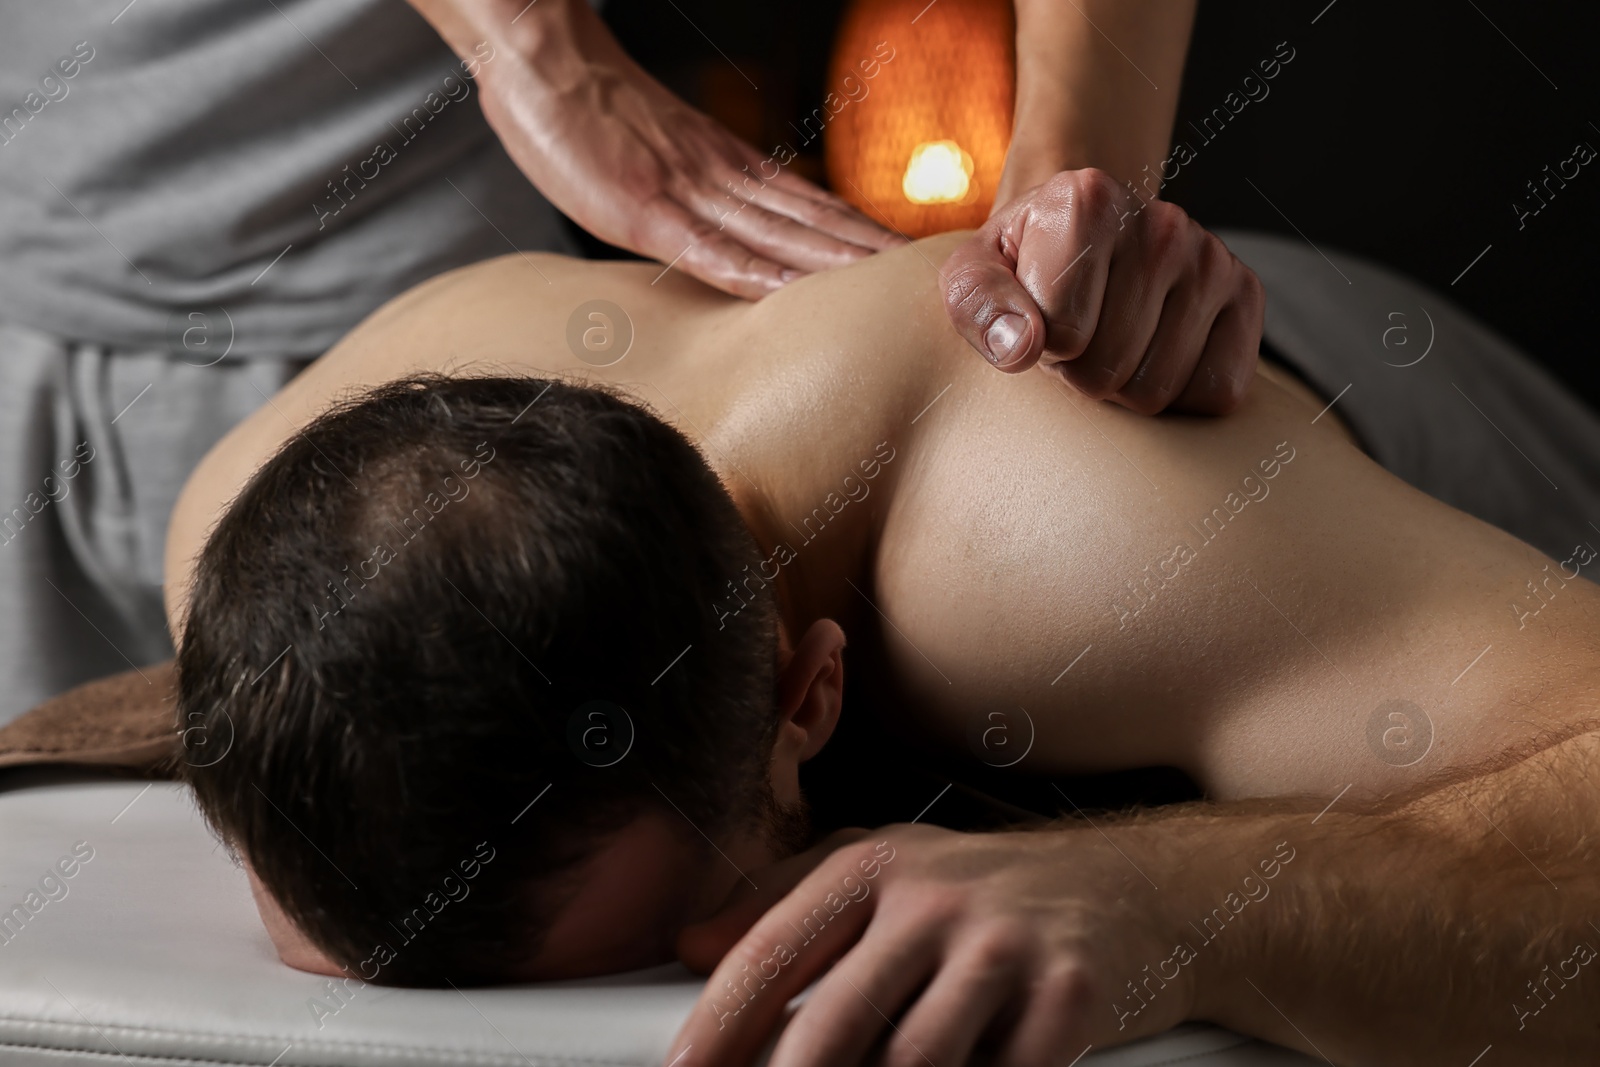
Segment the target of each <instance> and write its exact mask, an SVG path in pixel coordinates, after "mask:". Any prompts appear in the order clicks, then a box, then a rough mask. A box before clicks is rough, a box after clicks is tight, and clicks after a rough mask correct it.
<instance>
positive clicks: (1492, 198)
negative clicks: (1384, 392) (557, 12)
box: [605, 0, 1600, 462]
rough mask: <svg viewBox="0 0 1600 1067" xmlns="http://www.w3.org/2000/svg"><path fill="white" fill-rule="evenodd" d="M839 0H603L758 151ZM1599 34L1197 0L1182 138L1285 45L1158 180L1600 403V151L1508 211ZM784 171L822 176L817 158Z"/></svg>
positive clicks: (1582, 84)
mask: <svg viewBox="0 0 1600 1067" xmlns="http://www.w3.org/2000/svg"><path fill="white" fill-rule="evenodd" d="M1063 2H1064V0H1063ZM1129 2H1137V0H1129ZM843 6H844V5H843V3H842V0H821V2H809V3H805V4H798V3H794V4H791V3H770V2H769V3H765V4H753V3H750V2H749V0H667V2H664V0H608V3H607V6H606V9H605V13H606V18H607V21H608V22H610V23H611V24H612V26H613V28H614V29H615V30H616V31H617V34H618V36H619V37H620V38H621V39H622V41H623V44H624V46H625V47H627V48H628V50H629V51H630V53H632V54H633V55H634V56H635V57H636V58H638V59H639V60H640V61H641V62H642V63H643V64H644V65H645V66H646V67H648V68H649V69H650V70H652V72H654V73H655V74H656V76H657V77H659V78H661V79H662V80H664V81H665V82H667V83H668V84H669V85H670V86H671V87H672V88H674V89H675V90H677V91H678V92H679V93H681V94H682V95H684V96H685V97H687V98H688V99H690V100H691V101H692V102H693V103H695V104H696V105H697V106H699V107H701V108H702V109H704V110H707V111H709V112H711V113H713V114H715V115H717V117H719V118H720V119H722V120H723V121H724V122H726V123H728V124H729V125H730V126H731V127H732V128H734V129H735V131H736V132H738V133H740V134H742V135H743V136H745V137H746V138H747V139H749V140H751V141H752V142H754V143H755V144H757V145H758V146H761V147H763V148H770V147H771V146H772V145H773V144H775V143H776V142H778V141H780V140H788V141H791V142H792V141H793V140H794V138H793V136H792V132H786V131H788V127H787V124H788V122H789V121H791V120H798V117H799V116H800V115H803V114H806V113H808V112H809V111H810V110H811V109H812V108H813V107H816V106H817V105H818V103H819V102H820V99H821V96H822V94H823V92H824V91H825V89H824V75H825V72H826V68H827V59H828V52H829V48H830V45H831V41H832V36H833V30H834V26H835V25H836V23H837V18H838V14H839V11H840V10H841V9H842V8H843ZM1313 20H1315V21H1314V22H1313ZM1491 20H1492V22H1491ZM1496 27H1498V29H1497V28H1496ZM1597 29H1600V8H1597V7H1596V6H1595V5H1590V4H1574V3H1561V4H1557V3H1538V4H1533V3H1514V2H1512V0H1429V2H1408V3H1394V2H1388V3H1380V2H1378V0H1334V3H1333V4H1332V5H1331V6H1330V5H1329V4H1328V3H1327V0H1226V2H1223V0H1209V2H1207V0H1202V2H1201V4H1200V13H1199V18H1198V22H1197V25H1196V30H1195V37H1194V41H1193V44H1192V45H1191V47H1190V50H1189V61H1188V68H1187V70H1186V72H1185V80H1184V90H1183V95H1182V99H1181V103H1180V105H1179V115H1178V123H1177V126H1178V134H1177V136H1178V137H1180V138H1183V131H1184V130H1185V129H1186V126H1185V123H1186V122H1187V121H1188V120H1189V119H1191V118H1192V119H1194V120H1195V121H1197V122H1198V120H1199V117H1200V116H1202V115H1204V114H1206V113H1207V112H1209V111H1210V110H1211V109H1212V108H1213V107H1217V106H1220V105H1221V103H1222V99H1223V97H1224V96H1226V95H1227V93H1228V92H1229V91H1230V90H1233V89H1236V88H1237V87H1238V85H1239V82H1240V81H1241V80H1242V79H1243V78H1244V76H1245V75H1247V74H1250V73H1252V72H1253V71H1254V69H1255V64H1256V62H1257V61H1258V60H1260V59H1265V58H1267V57H1269V56H1271V55H1272V53H1273V50H1274V47H1275V46H1276V45H1277V43H1278V42H1280V41H1288V42H1289V45H1290V46H1291V47H1292V48H1294V50H1295V53H1296V54H1295V59H1294V61H1293V62H1292V63H1291V64H1289V65H1287V66H1285V67H1284V68H1283V70H1282V71H1281V73H1280V74H1279V76H1278V77H1277V78H1276V79H1275V80H1273V81H1272V82H1271V83H1269V85H1270V89H1271V93H1270V95H1269V96H1267V97H1266V98H1265V99H1263V100H1260V101H1258V102H1253V103H1251V104H1250V105H1248V106H1247V107H1246V108H1245V109H1244V110H1243V111H1242V112H1241V113H1240V114H1239V115H1238V116H1237V117H1236V118H1234V119H1233V120H1232V121H1231V122H1230V123H1229V124H1228V125H1227V127H1226V128H1225V129H1224V130H1223V131H1222V133H1221V134H1220V135H1218V136H1217V137H1216V139H1215V140H1214V141H1212V142H1211V143H1209V144H1206V145H1205V146H1204V147H1201V148H1199V151H1198V158H1197V159H1196V160H1195V161H1194V162H1193V163H1191V164H1190V165H1189V166H1187V167H1185V168H1183V170H1182V172H1181V173H1180V174H1179V175H1178V177H1177V178H1176V180H1174V181H1173V182H1172V183H1171V185H1169V186H1168V188H1167V190H1166V194H1165V195H1166V196H1167V198H1168V199H1170V200H1173V201H1174V202H1176V203H1179V204H1182V205H1183V206H1184V207H1185V208H1186V209H1188V211H1189V212H1190V214H1192V215H1194V216H1195V217H1196V218H1198V219H1199V220H1201V221H1202V222H1204V223H1205V224H1206V225H1208V226H1214V227H1220V226H1243V227H1249V228H1253V229H1261V230H1269V231H1274V232H1281V233H1284V234H1286V235H1288V236H1291V237H1292V236H1295V232H1294V228H1293V227H1295V226H1297V227H1298V228H1299V229H1300V230H1302V231H1304V235H1305V236H1306V237H1307V238H1309V239H1310V240H1311V241H1313V242H1315V243H1316V244H1317V245H1318V246H1319V247H1322V248H1324V249H1327V248H1342V249H1345V250H1348V251H1353V252H1357V253H1361V254H1363V255H1365V256H1368V257H1370V258H1372V259H1375V260H1378V261H1381V262H1384V263H1387V264H1390V265H1392V266H1395V267H1397V268H1399V269H1401V270H1402V271H1404V272H1406V273H1408V274H1411V275H1413V276H1415V277H1417V278H1419V279H1421V280H1422V281H1423V282H1425V283H1427V284H1428V285H1430V286H1432V287H1433V288H1435V289H1438V290H1440V291H1441V292H1445V293H1448V295H1449V296H1450V298H1451V299H1453V300H1455V301H1456V302H1457V303H1459V304H1461V305H1463V306H1465V307H1467V308H1469V309H1471V310H1472V311H1473V312H1474V313H1475V314H1477V315H1478V316H1479V317H1480V318H1482V319H1483V320H1485V321H1486V322H1488V323H1489V324H1490V325H1491V326H1493V327H1494V328H1496V329H1497V330H1499V331H1500V332H1501V333H1503V334H1504V335H1506V336H1508V337H1510V338H1511V339H1512V340H1514V341H1515V342H1517V343H1518V344H1519V345H1521V346H1522V347H1523V348H1524V349H1525V350H1526V351H1527V352H1528V353H1529V354H1530V355H1532V356H1533V357H1534V358H1535V359H1537V360H1539V361H1540V362H1542V363H1544V364H1545V365H1546V366H1547V367H1549V368H1550V369H1551V370H1552V371H1553V372H1554V373H1556V375H1557V376H1558V377H1560V378H1562V379H1563V380H1565V381H1566V382H1567V383H1568V384H1569V385H1571V386H1572V387H1573V388H1574V389H1576V390H1577V391H1579V392H1580V393H1581V394H1582V395H1584V396H1585V397H1586V398H1587V399H1588V400H1589V402H1590V404H1591V405H1594V406H1595V407H1597V408H1600V365H1597V360H1596V359H1595V358H1594V355H1593V353H1594V350H1595V348H1594V341H1593V336H1594V326H1593V324H1592V322H1591V316H1592V315H1593V301H1592V300H1591V299H1590V293H1591V290H1592V286H1593V281H1594V279H1596V278H1597V277H1600V247H1597V244H1596V238H1597V237H1600V227H1597V225H1596V218H1597V208H1600V159H1597V160H1596V161H1595V162H1593V163H1591V164H1590V165H1589V166H1587V167H1585V168H1583V169H1582V170H1581V171H1580V173H1579V174H1578V176H1577V177H1576V178H1575V179H1572V180H1571V181H1570V182H1569V183H1568V185H1567V187H1566V188H1565V189H1563V190H1561V191H1560V192H1559V193H1558V194H1557V195H1556V196H1555V197H1554V198H1550V199H1549V201H1548V206H1547V207H1546V208H1545V209H1544V210H1543V211H1542V212H1540V213H1539V214H1538V215H1535V216H1531V217H1529V218H1528V219H1527V220H1526V226H1525V228H1524V229H1522V230H1520V231H1519V230H1518V228H1517V218H1516V215H1515V214H1514V212H1513V210H1512V204H1513V202H1514V201H1524V200H1527V199H1528V197H1527V193H1526V191H1525V186H1524V183H1526V182H1527V181H1528V180H1529V179H1535V178H1538V177H1541V176H1542V168H1543V167H1544V166H1545V165H1546V164H1550V165H1551V166H1552V168H1553V167H1554V166H1555V165H1556V164H1557V163H1559V162H1560V161H1561V160H1564V159H1566V158H1568V157H1569V156H1570V155H1571V154H1572V149H1573V146H1574V145H1575V144H1576V143H1577V142H1579V141H1587V142H1588V143H1589V144H1591V145H1593V146H1594V147H1595V148H1596V149H1600V129H1597V127H1600V106H1597V105H1600V93H1597V90H1600V60H1597V58H1596V55H1595V52H1596V41H1597V34H1596V30H1597ZM1508 38H1509V40H1508ZM957 76H959V72H957ZM752 83H753V84H752ZM1591 122H1593V123H1595V125H1590V123H1591ZM1187 139H1188V140H1189V141H1190V143H1191V144H1196V145H1197V147H1198V144H1197V142H1198V139H1197V138H1195V137H1192V136H1190V137H1188V138H1187ZM794 166H795V169H797V170H799V171H801V172H802V173H805V174H807V176H810V177H813V178H817V179H819V180H820V177H821V167H820V159H817V158H814V157H813V158H802V159H800V160H797V161H796V163H795V164H794ZM1246 178H1248V179H1249V182H1254V183H1255V184H1256V185H1257V186H1259V187H1260V190H1261V192H1257V191H1256V190H1255V189H1252V188H1251V186H1250V184H1249V182H1247V181H1246ZM1262 193H1265V194H1266V195H1267V196H1270V197H1271V198H1272V200H1273V202H1274V203H1276V205H1277V207H1278V208H1279V209H1281V210H1282V211H1283V213H1284V214H1285V215H1287V216H1288V218H1289V219H1292V220H1293V226H1291V225H1290V224H1289V223H1288V222H1286V221H1285V219H1284V216H1283V215H1280V214H1279V213H1278V211H1277V210H1274V208H1273V207H1272V206H1271V205H1269V204H1268V203H1267V202H1266V201H1265V199H1263V197H1262ZM1530 203H1531V202H1530ZM1490 245H1492V247H1491V248H1490V249H1489V251H1488V252H1487V253H1486V254H1485V255H1484V256H1483V258H1482V259H1480V260H1479V261H1478V262H1477V263H1476V264H1475V265H1473V266H1472V268H1471V269H1470V270H1468V271H1467V272H1466V274H1465V276H1462V277H1461V278H1460V281H1459V282H1457V283H1456V284H1455V285H1454V286H1452V285H1451V282H1452V281H1453V280H1454V279H1456V278H1457V277H1458V276H1460V275H1461V273H1462V271H1463V270H1464V269H1465V268H1466V267H1467V266H1468V264H1469V263H1472V260H1473V257H1475V256H1477V255H1478V254H1479V253H1480V252H1482V251H1483V250H1484V248H1485V247H1486V246H1490ZM1596 462H1600V457H1597V458H1596Z"/></svg>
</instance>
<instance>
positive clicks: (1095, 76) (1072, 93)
mask: <svg viewBox="0 0 1600 1067" xmlns="http://www.w3.org/2000/svg"><path fill="white" fill-rule="evenodd" d="M1015 6H1016V13H1017V96H1016V107H1015V109H1014V112H1013V115H1014V118H1013V121H1012V133H1011V149H1010V151H1009V153H1008V154H1007V156H1006V168H1005V174H1004V176H1003V177H1002V178H1001V182H1000V189H999V193H998V195H997V196H996V198H995V207H996V208H997V209H998V208H1000V207H1003V206H1004V205H1005V204H1006V203H1007V202H1008V201H1010V200H1011V199H1012V198H1013V197H1015V196H1017V195H1018V194H1020V193H1022V192H1023V191H1025V190H1027V189H1031V188H1033V187H1034V186H1036V185H1038V184H1040V183H1041V182H1043V181H1044V180H1045V179H1047V178H1049V177H1050V176H1051V175H1052V174H1054V173H1056V172H1057V171H1061V170H1077V169H1079V168H1082V167H1099V168H1100V169H1101V170H1104V171H1107V172H1109V173H1110V174H1111V175H1112V176H1113V177H1116V178H1117V179H1119V180H1121V181H1132V182H1138V181H1139V180H1140V179H1141V178H1142V177H1143V176H1144V173H1145V172H1144V168H1145V167H1146V166H1148V167H1149V168H1150V171H1149V173H1150V174H1153V175H1157V176H1159V175H1160V165H1161V161H1162V160H1163V159H1165V158H1166V155H1167V147H1168V141H1169V139H1170V138H1171V136H1172V122H1173V117H1174V116H1175V115H1176V114H1177V110H1178V89H1179V86H1180V84H1181V82H1182V80H1183V59H1184V54H1185V53H1186V52H1187V51H1188V48H1189V35H1190V31H1191V30H1192V29H1193V26H1194V11H1195V0H1142V2H1140V3H1134V4H1130V3H1128V2H1127V0H1015ZM1158 185H1159V181H1153V182H1152V183H1151V186H1150V188H1151V190H1152V191H1154V190H1155V189H1156V188H1157V186H1158Z"/></svg>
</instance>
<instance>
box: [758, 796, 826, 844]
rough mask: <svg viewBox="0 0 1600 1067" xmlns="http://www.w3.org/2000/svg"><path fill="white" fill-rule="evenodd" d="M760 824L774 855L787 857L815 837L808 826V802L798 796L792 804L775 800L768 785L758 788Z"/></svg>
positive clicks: (809, 812)
mask: <svg viewBox="0 0 1600 1067" xmlns="http://www.w3.org/2000/svg"><path fill="white" fill-rule="evenodd" d="M761 828H762V831H763V834H764V836H765V837H766V840H767V844H768V845H769V846H770V847H771V848H772V851H773V854H774V856H775V857H776V858H778V859H787V858H788V857H790V856H793V855H796V854H797V853H800V852H804V851H805V850H806V849H808V848H810V847H811V845H812V842H813V841H814V840H815V839H816V831H815V830H814V829H813V828H812V826H811V806H810V805H809V804H807V803H806V798H805V797H803V796H802V797H801V798H800V799H799V800H797V801H795V802H794V803H793V804H782V803H779V801H778V798H777V797H775V796H773V795H772V788H771V786H768V787H767V788H765V789H763V790H762V791H761Z"/></svg>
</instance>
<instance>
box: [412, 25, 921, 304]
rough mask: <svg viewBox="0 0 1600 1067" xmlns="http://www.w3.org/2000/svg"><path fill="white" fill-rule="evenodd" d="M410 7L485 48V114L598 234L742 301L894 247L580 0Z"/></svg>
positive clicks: (460, 39)
mask: <svg viewBox="0 0 1600 1067" xmlns="http://www.w3.org/2000/svg"><path fill="white" fill-rule="evenodd" d="M413 3H414V5H415V6H416V7H417V8H418V10H420V11H421V12H422V13H423V15H424V16H426V17H427V18H428V19H429V21H430V22H432V23H433V24H434V26H435V28H437V29H438V30H439V31H440V33H441V34H443V35H444V37H445V39H446V40H447V41H449V42H450V44H451V45H452V47H454V48H455V49H456V51H457V53H458V54H460V55H463V56H469V55H472V49H473V42H474V41H475V40H477V39H478V38H479V37H480V36H481V38H482V39H483V40H484V41H487V42H488V43H489V44H490V45H492V46H493V47H494V49H495V52H494V58H493V59H492V60H491V61H488V62H483V63H482V64H481V71H480V73H479V75H478V79H479V85H480V88H481V89H482V91H483V95H482V97H481V98H480V99H481V102H482V104H483V111H484V115H485V116H486V117H487V118H488V120H489V124H490V125H491V126H493V127H494V130H495V132H496V133H497V134H499V136H500V140H501V142H502V143H503V144H504V145H505V148H506V151H507V152H508V153H509V154H510V155H511V158H512V159H513V160H514V161H515V162H516V164H517V166H518V167H520V168H521V169H522V172H523V173H524V174H526V175H527V176H528V178H529V179H530V180H531V181H532V182H533V184H534V185H535V186H537V187H538V189H539V191H540V192H541V193H543V194H544V195H545V197H546V198H547V199H549V200H550V202H551V203H553V204H554V205H555V206H556V207H558V208H560V209H561V210H562V211H563V212H565V213H566V214H567V215H568V216H569V217H571V218H572V219H573V220H574V221H575V222H577V223H578V224H579V225H581V226H582V227H583V228H584V229H586V230H588V231H589V232H590V233H592V234H594V235H595V236H596V237H599V238H601V239H602V240H604V241H608V242H610V243H611V244H615V245H619V246H621V247H623V248H626V249H629V250H630V251H633V252H638V253H640V254H641V255H646V256H650V257H652V258H654V259H657V260H659V261H660V262H662V263H668V264H671V265H673V266H675V267H676V268H677V269H679V270H682V271H683V272H684V273H686V274H691V275H693V276H694V277H696V278H699V279H701V280H702V281H705V282H707V283H709V284H711V285H714V286H716V287H717V288H719V289H722V290H725V291H727V292H730V293H733V294H735V295H738V296H742V297H746V298H749V299H756V298H758V297H761V296H764V295H765V294H767V293H769V292H772V291H773V290H775V289H777V288H779V287H781V286H782V285H784V284H785V283H787V282H789V281H791V280H793V279H794V278H798V277H800V276H801V275H803V274H806V273H809V272H811V271H818V270H825V269H827V268H829V267H838V266H843V265H844V264H846V263H850V262H852V261H853V260H856V259H859V258H860V257H862V256H865V255H868V254H870V253H872V252H875V251H877V250H879V249H882V248H887V247H889V246H890V245H894V244H899V243H902V240H903V239H902V238H899V237H897V236H895V235H894V234H891V233H889V232H888V231H886V230H884V229H882V228H881V227H879V226H878V225H877V224H876V223H874V222H872V221H870V220H868V219H867V218H866V217H865V216H863V215H861V214H860V213H859V212H857V211H856V210H855V209H854V208H852V207H850V206H849V205H848V204H846V203H845V202H844V201H842V200H840V199H839V198H837V197H835V196H833V195H831V194H829V193H826V192H824V191H823V190H821V189H819V188H818V187H817V186H815V185H813V184H812V183H810V182H808V181H806V180H805V179H803V178H800V177H798V176H796V175H794V174H791V173H789V172H788V171H786V170H784V169H783V167H782V166H781V165H780V163H779V161H778V160H776V159H774V158H772V157H768V156H764V155H762V153H760V152H758V151H757V150H756V149H754V148H752V147H751V146H750V145H748V144H745V143H744V142H742V141H740V140H739V139H738V138H737V137H735V136H734V135H733V134H732V133H730V132H729V131H728V130H726V129H724V128H723V127H722V126H721V125H719V124H718V123H716V122H715V121H713V120H712V119H710V118H709V117H707V116H706V115H704V114H702V113H701V112H699V111H697V110H695V109H694V108H692V107H690V106H688V105H687V104H685V103H684V102H683V101H682V100H680V99H678V98H677V97H676V96H674V95H673V94H672V93H671V92H669V91H668V90H667V89H666V88H665V87H664V86H662V85H661V84H660V83H659V82H657V81H656V80H655V79H654V78H652V77H650V75H649V74H647V73H646V72H645V71H644V70H643V69H642V68H641V67H639V65H638V64H636V63H635V62H634V61H633V60H632V59H631V58H630V57H629V56H628V55H627V54H626V53H625V52H624V51H623V50H622V48H621V46H619V45H618V44H617V42H616V39H615V38H613V37H612V35H611V32H610V30H608V29H607V28H606V26H605V24H604V23H603V22H601V21H600V18H599V16H597V15H596V14H595V13H594V12H593V11H592V10H591V9H590V7H589V5H588V4H587V3H585V2H584V0H540V3H539V4H538V5H537V6H535V5H532V4H528V3H526V2H525V0H516V2H512V3H507V2H505V0H413ZM513 16H515V18H513ZM785 162H787V161H786V160H785Z"/></svg>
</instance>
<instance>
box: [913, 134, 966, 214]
mask: <svg viewBox="0 0 1600 1067" xmlns="http://www.w3.org/2000/svg"><path fill="white" fill-rule="evenodd" d="M900 188H901V189H902V190H903V191H904V192H905V194H906V199H907V200H909V201H911V202H912V203H913V204H957V203H961V202H963V201H965V200H966V199H967V196H968V194H969V193H971V192H972V191H973V190H972V157H971V156H969V155H967V153H966V152H964V151H962V148H961V146H960V145H958V144H956V143H955V142H954V141H924V142H923V143H922V144H919V145H917V147H915V148H913V149H912V150H911V160H910V161H909V162H908V163H907V164H906V176H905V178H904V179H903V180H902V181H901V183H900Z"/></svg>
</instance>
